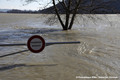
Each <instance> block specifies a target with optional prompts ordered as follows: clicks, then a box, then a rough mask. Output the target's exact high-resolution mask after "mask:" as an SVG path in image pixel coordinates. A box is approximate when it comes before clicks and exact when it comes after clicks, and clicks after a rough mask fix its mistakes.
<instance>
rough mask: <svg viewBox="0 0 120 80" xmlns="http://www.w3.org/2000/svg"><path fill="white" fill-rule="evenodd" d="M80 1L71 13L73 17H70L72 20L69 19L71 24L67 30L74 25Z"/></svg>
mask: <svg viewBox="0 0 120 80" xmlns="http://www.w3.org/2000/svg"><path fill="white" fill-rule="evenodd" d="M81 1H82V0H79V1H78V3H77V6H76V7H75V9H74V11H73V16H72V19H71V22H70V25H69V28H68V29H72V26H73V23H74V20H75V16H76V14H77V11H78V8H79V5H80V2H81Z"/></svg>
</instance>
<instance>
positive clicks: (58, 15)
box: [53, 0, 66, 30]
mask: <svg viewBox="0 0 120 80" xmlns="http://www.w3.org/2000/svg"><path fill="white" fill-rule="evenodd" d="M53 5H54V8H55V12H56V15H57V17H58V19H59V21H60V24H61V25H62V28H63V30H66V28H65V25H64V24H63V21H62V19H61V17H60V14H59V13H58V9H57V7H56V4H55V0H53Z"/></svg>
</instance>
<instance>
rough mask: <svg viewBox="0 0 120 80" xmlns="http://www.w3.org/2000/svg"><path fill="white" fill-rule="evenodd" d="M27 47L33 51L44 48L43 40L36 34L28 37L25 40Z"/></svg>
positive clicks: (36, 51) (39, 50) (37, 51)
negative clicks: (26, 40)
mask: <svg viewBox="0 0 120 80" xmlns="http://www.w3.org/2000/svg"><path fill="white" fill-rule="evenodd" d="M27 47H28V49H29V50H30V51H31V52H33V53H39V52H41V51H43V49H44V48H45V40H44V39H43V38H42V37H41V36H38V35H35V36H32V37H30V39H29V40H28V42H27Z"/></svg>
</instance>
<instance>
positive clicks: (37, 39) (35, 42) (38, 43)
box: [0, 35, 80, 58]
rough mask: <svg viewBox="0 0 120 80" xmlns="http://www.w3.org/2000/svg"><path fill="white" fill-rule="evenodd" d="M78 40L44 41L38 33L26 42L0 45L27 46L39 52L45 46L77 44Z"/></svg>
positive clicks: (32, 50) (1, 45) (2, 45)
mask: <svg viewBox="0 0 120 80" xmlns="http://www.w3.org/2000/svg"><path fill="white" fill-rule="evenodd" d="M79 43H80V41H74V42H45V40H44V39H43V38H42V37H41V36H39V35H34V36H32V37H30V38H29V39H28V42H27V44H26V43H19V44H0V47H9V46H26V45H27V47H28V49H29V50H30V51H31V52H33V53H40V52H42V51H43V50H44V48H45V46H50V45H55V44H79ZM29 50H22V51H18V52H15V53H10V54H7V55H2V56H0V58H2V57H6V56H10V55H14V54H19V53H22V52H27V51H29Z"/></svg>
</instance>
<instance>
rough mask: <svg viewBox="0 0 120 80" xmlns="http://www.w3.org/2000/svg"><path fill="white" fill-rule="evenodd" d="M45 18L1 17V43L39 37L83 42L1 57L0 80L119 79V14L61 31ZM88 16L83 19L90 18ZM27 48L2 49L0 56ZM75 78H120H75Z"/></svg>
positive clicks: (21, 41)
mask: <svg viewBox="0 0 120 80" xmlns="http://www.w3.org/2000/svg"><path fill="white" fill-rule="evenodd" d="M44 16H45V15H44ZM44 16H43V15H35V14H34V15H33V14H0V43H1V44H2V43H26V42H27V40H28V38H29V37H30V36H32V35H36V34H37V35H41V36H43V37H44V38H45V40H46V42H54V41H55V42H56V41H59V42H62V41H80V42H81V43H80V44H63V45H52V46H48V47H46V48H45V50H44V51H43V52H41V53H39V54H33V53H31V52H30V51H28V52H23V53H21V54H17V55H12V56H8V57H4V58H0V80H119V77H120V32H119V30H120V27H119V24H120V22H119V19H120V18H119V15H97V16H98V17H100V18H102V19H103V20H99V19H98V21H96V24H93V22H88V23H87V24H85V25H82V24H84V23H82V21H81V23H76V24H75V25H74V28H73V30H70V31H62V30H61V28H60V27H57V26H56V25H57V23H56V24H54V25H52V26H49V25H47V24H45V23H44V22H43V20H46V19H45V18H44ZM48 16H50V15H48ZM80 16H81V15H77V17H78V18H77V20H81V19H80ZM86 16H88V15H84V16H83V17H84V18H86V19H87V17H86ZM105 17H107V19H105ZM108 20H109V21H108ZM109 22H110V23H112V24H109ZM58 25H59V24H58ZM26 49H27V47H26V46H23V47H0V55H4V54H8V53H12V52H17V51H21V50H26ZM76 76H81V77H84V76H88V77H92V76H96V77H98V76H107V77H109V76H115V77H118V78H117V79H109V78H108V79H105V78H104V79H99V78H96V79H84V78H82V79H76Z"/></svg>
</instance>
